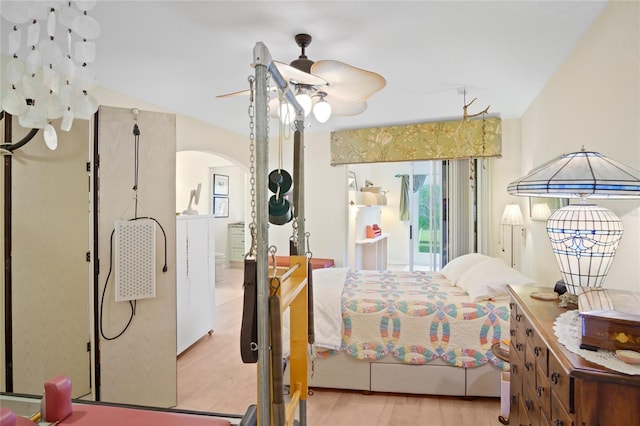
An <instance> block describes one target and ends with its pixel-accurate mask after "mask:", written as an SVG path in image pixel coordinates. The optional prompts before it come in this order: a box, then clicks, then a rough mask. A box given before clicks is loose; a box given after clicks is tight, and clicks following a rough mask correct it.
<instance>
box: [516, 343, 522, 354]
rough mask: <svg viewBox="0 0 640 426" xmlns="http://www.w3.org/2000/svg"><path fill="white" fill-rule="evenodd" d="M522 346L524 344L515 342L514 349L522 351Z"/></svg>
mask: <svg viewBox="0 0 640 426" xmlns="http://www.w3.org/2000/svg"><path fill="white" fill-rule="evenodd" d="M523 348H524V346H523V345H522V343H516V349H517V350H518V352H522V349H523Z"/></svg>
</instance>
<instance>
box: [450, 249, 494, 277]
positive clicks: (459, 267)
mask: <svg viewBox="0 0 640 426" xmlns="http://www.w3.org/2000/svg"><path fill="white" fill-rule="evenodd" d="M489 259H493V258H492V257H490V256H486V255H484V254H480V253H469V254H463V255H462V256H458V257H456V258H455V259H452V260H451V261H450V262H449V263H447V264H446V265H444V267H443V268H442V270H441V271H440V272H441V273H442V274H443V275H444V276H445V277H447V278H448V279H449V281H451V282H452V283H454V284H456V283H457V282H458V280H459V279H460V277H461V276H462V274H464V273H465V272H467V271H468V270H469V268H471V267H472V266H473V265H475V264H477V263H479V262H482V261H484V260H489Z"/></svg>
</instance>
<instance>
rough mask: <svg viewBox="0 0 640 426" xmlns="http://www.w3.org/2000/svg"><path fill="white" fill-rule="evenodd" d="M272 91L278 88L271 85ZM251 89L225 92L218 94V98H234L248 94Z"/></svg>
mask: <svg viewBox="0 0 640 426" xmlns="http://www.w3.org/2000/svg"><path fill="white" fill-rule="evenodd" d="M269 89H270V90H271V91H276V90H278V89H277V88H276V87H269ZM250 92H251V90H249V89H246V90H240V91H238V92H231V93H225V94H224V95H217V96H216V98H233V97H235V96H248V95H249V93H250Z"/></svg>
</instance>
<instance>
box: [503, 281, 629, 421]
mask: <svg viewBox="0 0 640 426" xmlns="http://www.w3.org/2000/svg"><path fill="white" fill-rule="evenodd" d="M535 291H538V292H539V291H544V292H552V291H553V290H552V289H542V288H540V287H531V286H510V287H509V294H510V295H511V321H510V333H511V347H510V363H511V391H510V394H511V395H510V396H511V408H510V411H511V412H510V416H509V424H510V425H515V426H518V425H557V426H560V425H563V426H567V425H574V426H590V425H602V426H605V425H606V426H615V425H621V426H622V425H624V426H627V425H631V424H634V425H635V424H640V376H630V375H626V374H621V373H617V372H614V371H612V370H609V369H607V368H605V367H601V366H599V365H597V364H594V363H592V362H589V361H587V360H585V359H584V358H582V357H580V356H579V355H576V354H574V353H572V352H569V351H568V350H567V349H565V347H564V346H563V345H562V344H560V343H559V342H558V340H557V338H556V336H555V333H554V331H553V323H554V321H555V319H556V318H557V316H558V315H560V314H561V313H563V312H566V311H567V310H568V309H567V308H560V307H559V306H558V301H551V302H549V301H542V300H537V299H533V298H532V297H531V296H530V294H531V293H532V292H535Z"/></svg>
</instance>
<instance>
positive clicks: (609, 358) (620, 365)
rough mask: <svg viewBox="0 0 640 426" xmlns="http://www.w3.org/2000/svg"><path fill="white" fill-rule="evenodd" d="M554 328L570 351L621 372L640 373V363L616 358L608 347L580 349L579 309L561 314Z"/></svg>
mask: <svg viewBox="0 0 640 426" xmlns="http://www.w3.org/2000/svg"><path fill="white" fill-rule="evenodd" d="M553 330H554V331H555V334H556V337H557V338H558V341H559V342H560V343H562V344H563V345H564V346H565V347H566V348H567V349H568V350H569V351H571V352H573V353H574V354H577V355H580V356H581V357H583V358H584V359H586V360H587V361H591V362H594V363H596V364H598V365H602V366H604V367H607V368H609V369H611V370H614V371H618V372H620V373H625V374H632V375H636V374H638V375H640V365H631V364H627V363H624V362H622V361H620V360H619V359H618V358H616V355H615V352H613V351H610V350H606V349H599V350H598V351H588V350H586V349H580V342H581V340H582V321H581V320H580V316H579V315H578V310H577V309H574V310H572V311H567V312H565V313H563V314H560V315H559V316H558V318H556V320H555V322H554V323H553Z"/></svg>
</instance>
